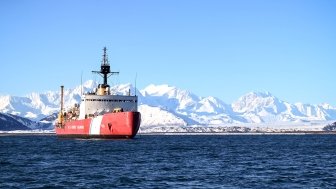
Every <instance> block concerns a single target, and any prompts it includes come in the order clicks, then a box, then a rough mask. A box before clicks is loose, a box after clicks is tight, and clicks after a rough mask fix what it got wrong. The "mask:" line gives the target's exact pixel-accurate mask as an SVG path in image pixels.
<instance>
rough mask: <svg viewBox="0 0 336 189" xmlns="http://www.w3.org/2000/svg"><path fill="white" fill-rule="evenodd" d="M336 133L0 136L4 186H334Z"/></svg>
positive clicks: (0, 170) (0, 179)
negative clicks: (110, 137)
mask: <svg viewBox="0 0 336 189" xmlns="http://www.w3.org/2000/svg"><path fill="white" fill-rule="evenodd" d="M335 144H336V135H295V136H294V135H275V136H274V135H273V136H272V135H268V136H267V135H262V136H137V138H136V139H133V140H73V139H66V140H65V139H58V138H56V137H55V136H1V137H0V187H1V188H226V187H227V188H335V187H336V148H335Z"/></svg>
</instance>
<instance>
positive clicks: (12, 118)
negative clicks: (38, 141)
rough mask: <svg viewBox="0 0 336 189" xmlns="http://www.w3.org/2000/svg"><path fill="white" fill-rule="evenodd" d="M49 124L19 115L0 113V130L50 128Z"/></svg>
mask: <svg viewBox="0 0 336 189" xmlns="http://www.w3.org/2000/svg"><path fill="white" fill-rule="evenodd" d="M50 126H51V125H50V124H46V123H43V122H35V121H32V120H30V119H27V118H23V117H20V116H16V115H12V114H6V113H0V131H10V130H32V129H42V130H44V129H52V128H51V127H50Z"/></svg>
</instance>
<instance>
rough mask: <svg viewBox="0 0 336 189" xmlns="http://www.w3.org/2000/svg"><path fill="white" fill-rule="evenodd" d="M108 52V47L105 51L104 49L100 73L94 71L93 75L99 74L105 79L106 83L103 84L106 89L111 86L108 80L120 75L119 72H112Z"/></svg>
mask: <svg viewBox="0 0 336 189" xmlns="http://www.w3.org/2000/svg"><path fill="white" fill-rule="evenodd" d="M106 50H107V49H106V47H104V49H103V51H104V54H103V60H102V63H101V66H100V71H92V72H93V73H97V74H99V75H100V76H102V77H103V78H104V83H103V86H104V87H108V86H109V85H108V84H107V78H109V77H110V76H111V75H117V74H119V72H111V69H110V64H109V62H108V58H107V53H106Z"/></svg>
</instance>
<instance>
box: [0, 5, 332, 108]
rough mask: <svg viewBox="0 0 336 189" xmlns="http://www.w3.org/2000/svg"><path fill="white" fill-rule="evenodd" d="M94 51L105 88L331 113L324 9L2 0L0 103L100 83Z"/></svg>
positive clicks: (328, 27) (328, 22)
mask: <svg viewBox="0 0 336 189" xmlns="http://www.w3.org/2000/svg"><path fill="white" fill-rule="evenodd" d="M104 46H106V47H107V48H108V55H109V60H110V63H111V66H112V69H114V71H120V72H121V74H120V76H119V77H118V78H117V79H114V81H113V82H118V83H133V82H134V80H135V75H136V74H137V87H138V88H144V87H145V86H147V85H149V84H152V83H153V84H169V85H173V86H177V87H179V88H182V89H186V90H189V91H192V92H194V93H195V94H197V95H200V96H215V97H218V98H220V99H222V100H223V101H224V102H226V103H232V102H233V101H235V100H237V99H238V98H239V97H240V96H241V95H243V94H245V93H247V92H250V91H269V92H271V93H272V94H273V95H275V96H277V97H279V98H280V99H282V100H284V101H288V102H290V103H294V102H303V103H312V104H318V103H322V102H327V103H330V104H332V105H333V106H336V89H335V81H336V80H335V71H336V1H333V0H313V1H312V0H288V1H287V0H279V1H275V0H274V1H270V0H264V1H259V0H246V1H241V0H232V1H225V0H218V1H215V0H133V1H130V0H90V1H88V0H2V1H0V70H1V71H0V94H1V95H4V94H9V95H16V96H22V95H25V94H27V93H30V92H33V91H36V92H43V91H47V90H59V86H60V85H61V84H64V85H65V86H66V87H74V86H76V85H78V84H80V77H81V73H82V72H83V80H88V79H96V80H97V81H101V80H100V79H99V77H98V76H94V75H92V74H91V70H99V66H100V61H101V55H102V48H103V47H104Z"/></svg>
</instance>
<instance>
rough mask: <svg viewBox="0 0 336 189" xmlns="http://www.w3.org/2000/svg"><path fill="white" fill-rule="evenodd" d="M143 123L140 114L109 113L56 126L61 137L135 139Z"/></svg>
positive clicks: (57, 133)
mask: <svg viewBox="0 0 336 189" xmlns="http://www.w3.org/2000/svg"><path fill="white" fill-rule="evenodd" d="M140 123H141V114H140V112H117V113H107V114H104V115H100V116H97V117H95V118H88V119H82V120H71V121H65V122H64V123H63V125H60V126H58V125H57V126H55V131H56V135H57V136H59V137H73V138H133V137H135V135H136V134H137V133H138V130H139V127H140Z"/></svg>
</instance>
